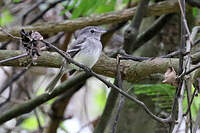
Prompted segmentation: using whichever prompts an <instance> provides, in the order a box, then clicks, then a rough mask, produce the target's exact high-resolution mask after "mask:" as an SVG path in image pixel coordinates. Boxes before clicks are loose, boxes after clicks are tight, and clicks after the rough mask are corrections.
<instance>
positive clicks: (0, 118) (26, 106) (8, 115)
mask: <svg viewBox="0 0 200 133" xmlns="http://www.w3.org/2000/svg"><path fill="white" fill-rule="evenodd" d="M88 76H89V75H88V74H85V73H80V74H78V75H77V76H74V77H72V78H70V79H69V80H67V81H65V82H63V83H62V84H61V85H59V86H58V87H56V89H55V91H53V92H52V93H51V94H50V95H49V94H47V93H45V94H42V95H40V96H37V97H35V98H34V99H32V100H29V101H27V102H25V103H23V104H20V105H17V106H16V107H13V108H11V109H10V110H7V111H6V112H4V113H2V114H1V115H0V125H1V124H3V123H4V122H6V121H8V120H11V119H12V118H14V117H17V116H19V115H22V114H26V113H29V112H31V111H32V110H33V109H35V108H36V107H37V106H39V105H41V104H43V103H45V102H47V101H48V100H50V99H52V98H54V97H56V96H58V95H60V94H62V93H64V92H65V91H68V92H69V94H71V92H74V90H73V88H72V89H70V88H71V87H73V86H74V85H78V84H79V83H82V81H84V79H86V78H87V77H88Z"/></svg>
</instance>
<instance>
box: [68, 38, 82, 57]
mask: <svg viewBox="0 0 200 133" xmlns="http://www.w3.org/2000/svg"><path fill="white" fill-rule="evenodd" d="M85 39H86V38H78V39H77V40H75V41H74V42H73V43H72V44H71V45H70V47H69V48H68V50H67V53H68V54H69V55H70V56H71V57H72V58H73V57H74V56H75V55H76V54H77V53H78V52H79V51H80V50H81V49H82V47H83V44H84V41H85Z"/></svg>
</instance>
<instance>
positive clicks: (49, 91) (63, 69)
mask: <svg viewBox="0 0 200 133" xmlns="http://www.w3.org/2000/svg"><path fill="white" fill-rule="evenodd" d="M64 67H65V66H63V65H62V66H61V68H60V70H59V72H58V73H57V74H56V76H55V77H54V78H53V80H52V81H51V82H50V83H49V84H48V86H47V88H46V89H45V91H46V92H47V93H49V94H51V93H52V92H53V89H54V87H55V86H56V84H57V83H58V81H59V79H60V78H61V77H62V76H63V75H64V74H65V68H64Z"/></svg>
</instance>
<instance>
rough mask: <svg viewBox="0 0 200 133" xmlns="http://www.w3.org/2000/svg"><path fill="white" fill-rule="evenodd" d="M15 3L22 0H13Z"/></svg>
mask: <svg viewBox="0 0 200 133" xmlns="http://www.w3.org/2000/svg"><path fill="white" fill-rule="evenodd" d="M12 1H13V2H14V3H19V2H21V0H12Z"/></svg>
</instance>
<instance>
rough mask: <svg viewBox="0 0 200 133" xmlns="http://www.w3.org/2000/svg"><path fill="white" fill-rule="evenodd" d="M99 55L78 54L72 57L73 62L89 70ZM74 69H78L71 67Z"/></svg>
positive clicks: (91, 53)
mask: <svg viewBox="0 0 200 133" xmlns="http://www.w3.org/2000/svg"><path fill="white" fill-rule="evenodd" d="M99 55H100V53H98V52H97V53H93V52H84V53H80V55H77V56H75V57H74V60H75V61H76V62H78V63H80V64H83V65H85V66H87V67H89V68H92V67H93V66H94V65H95V63H96V62H97V60H98V57H99ZM72 67H73V68H74V69H79V67H77V66H75V65H72Z"/></svg>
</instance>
